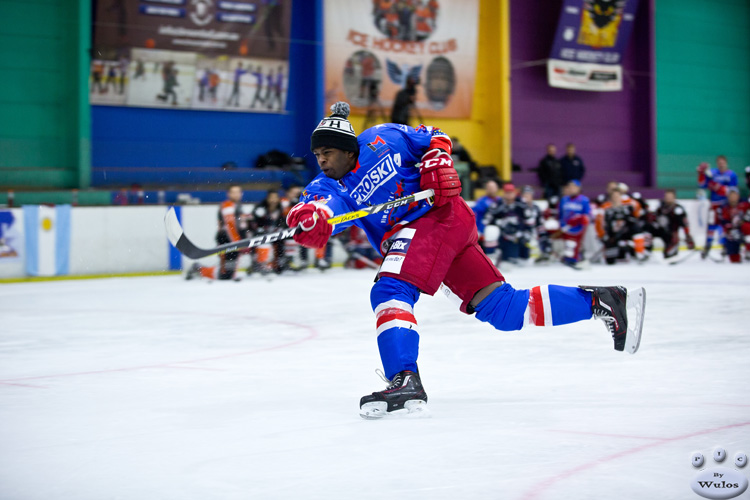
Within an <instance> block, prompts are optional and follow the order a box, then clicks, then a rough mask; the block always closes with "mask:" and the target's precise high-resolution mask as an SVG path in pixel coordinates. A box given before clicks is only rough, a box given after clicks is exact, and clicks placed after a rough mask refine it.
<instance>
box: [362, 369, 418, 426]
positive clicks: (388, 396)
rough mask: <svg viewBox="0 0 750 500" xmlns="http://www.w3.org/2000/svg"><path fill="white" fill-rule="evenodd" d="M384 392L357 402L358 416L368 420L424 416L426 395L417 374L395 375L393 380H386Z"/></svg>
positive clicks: (403, 373)
mask: <svg viewBox="0 0 750 500" xmlns="http://www.w3.org/2000/svg"><path fill="white" fill-rule="evenodd" d="M381 377H382V378H383V379H384V380H386V381H387V382H388V387H386V389H385V390H384V391H379V392H373V393H372V394H370V395H368V396H363V397H362V399H360V401H359V408H360V411H359V415H360V416H361V417H362V418H365V419H368V420H375V419H378V418H382V417H385V416H386V415H390V414H393V413H394V412H395V413H398V414H400V415H406V414H409V415H411V414H413V415H417V414H419V415H424V414H426V412H427V393H426V392H425V391H424V387H422V381H421V380H420V379H419V374H418V373H415V372H412V371H409V370H404V371H402V372H399V373H397V374H396V375H395V376H394V377H393V380H388V379H386V378H385V376H383V375H381Z"/></svg>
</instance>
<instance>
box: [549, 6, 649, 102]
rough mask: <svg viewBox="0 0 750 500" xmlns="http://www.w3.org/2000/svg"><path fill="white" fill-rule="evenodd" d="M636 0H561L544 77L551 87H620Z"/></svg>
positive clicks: (603, 88) (581, 88)
mask: <svg viewBox="0 0 750 500" xmlns="http://www.w3.org/2000/svg"><path fill="white" fill-rule="evenodd" d="M637 6H638V0H564V2H563V7H562V12H561V13H560V21H559V22H558V25H557V33H556V34H555V41H554V44H553V45H552V52H551V53H550V58H549V60H548V61H547V78H548V81H549V85H550V86H552V87H561V88H566V89H575V90H592V91H618V90H622V57H623V54H624V53H625V48H626V47H627V44H628V40H629V39H630V33H631V32H632V30H633V22H634V20H635V10H636V7H637Z"/></svg>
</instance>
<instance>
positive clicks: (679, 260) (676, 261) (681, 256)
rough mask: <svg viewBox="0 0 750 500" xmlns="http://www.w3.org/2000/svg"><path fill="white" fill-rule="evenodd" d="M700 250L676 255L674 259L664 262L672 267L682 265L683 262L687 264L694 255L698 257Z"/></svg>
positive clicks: (670, 258)
mask: <svg viewBox="0 0 750 500" xmlns="http://www.w3.org/2000/svg"><path fill="white" fill-rule="evenodd" d="M697 254H698V250H688V251H687V252H686V253H683V254H679V255H675V256H674V257H668V258H666V259H664V262H667V263H668V264H669V265H670V266H676V265H677V264H681V263H682V262H685V261H686V260H688V259H689V258H690V257H692V256H693V255H697Z"/></svg>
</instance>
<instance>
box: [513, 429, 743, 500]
mask: <svg viewBox="0 0 750 500" xmlns="http://www.w3.org/2000/svg"><path fill="white" fill-rule="evenodd" d="M749 425H750V422H741V423H739V424H731V425H725V426H723V427H716V428H715V429H705V430H702V431H697V432H693V433H690V434H685V435H683V436H676V437H672V438H662V439H659V440H658V441H656V442H653V443H649V444H644V445H641V446H636V447H635V448H630V449H627V450H623V451H620V452H618V453H614V454H612V455H607V456H606V457H602V458H599V459H597V460H592V461H591V462H586V463H585V464H581V465H579V466H578V467H573V468H572V469H568V470H566V471H563V472H561V473H560V474H557V475H555V476H552V477H549V478H547V479H545V480H544V481H542V482H541V483H539V484H538V485H537V486H535V487H534V489H533V490H529V491H527V492H526V493H524V494H523V495H522V496H521V499H522V500H535V499H537V498H539V497H540V496H541V495H542V494H543V493H544V492H545V491H546V490H548V489H550V488H551V487H552V486H553V485H554V484H555V483H558V482H560V481H562V480H563V479H567V478H569V477H571V476H575V475H576V474H578V473H581V472H585V471H587V470H589V469H593V468H594V467H596V466H597V465H601V464H603V463H606V462H611V461H613V460H617V459H618V458H622V457H626V456H628V455H634V454H636V453H640V452H641V451H644V450H647V449H649V448H656V447H657V446H661V445H664V444H668V443H673V442H675V441H682V440H684V439H688V438H691V437H695V436H702V435H704V434H711V433H712V432H718V431H724V430H727V429H734V428H737V427H745V426H749ZM639 439H643V438H639ZM647 439H652V438H647Z"/></svg>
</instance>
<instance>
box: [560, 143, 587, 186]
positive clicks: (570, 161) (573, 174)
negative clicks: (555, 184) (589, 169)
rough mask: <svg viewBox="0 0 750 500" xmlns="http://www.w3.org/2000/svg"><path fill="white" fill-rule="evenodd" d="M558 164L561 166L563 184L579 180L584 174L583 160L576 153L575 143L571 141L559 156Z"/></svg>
mask: <svg viewBox="0 0 750 500" xmlns="http://www.w3.org/2000/svg"><path fill="white" fill-rule="evenodd" d="M560 165H561V166H562V174H563V185H565V184H567V183H569V182H570V181H579V182H580V181H581V180H582V179H583V176H584V175H586V166H585V165H584V164H583V160H582V159H581V158H580V157H579V156H578V155H576V145H575V144H573V143H572V142H569V143H568V144H567V145H566V146H565V156H563V157H562V158H560Z"/></svg>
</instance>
